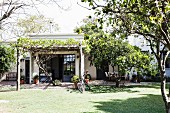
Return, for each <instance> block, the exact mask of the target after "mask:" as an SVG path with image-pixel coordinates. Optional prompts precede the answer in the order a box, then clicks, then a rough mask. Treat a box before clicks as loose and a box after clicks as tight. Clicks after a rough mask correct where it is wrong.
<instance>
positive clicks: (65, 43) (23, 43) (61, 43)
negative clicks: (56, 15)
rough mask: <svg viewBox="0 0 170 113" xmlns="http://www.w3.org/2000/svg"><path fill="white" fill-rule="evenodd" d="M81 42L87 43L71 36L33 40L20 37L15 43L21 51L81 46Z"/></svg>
mask: <svg viewBox="0 0 170 113" xmlns="http://www.w3.org/2000/svg"><path fill="white" fill-rule="evenodd" d="M80 44H82V45H83V46H84V45H86V42H85V41H82V42H81V41H80V40H75V39H73V38H69V39H67V40H55V39H38V40H32V39H31V38H19V39H18V40H17V43H15V44H13V46H15V47H16V48H18V49H19V50H20V51H21V52H28V51H32V52H34V51H36V50H37V49H47V50H49V49H54V48H58V47H68V48H70V47H79V46H80Z"/></svg>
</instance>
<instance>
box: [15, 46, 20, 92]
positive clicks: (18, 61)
mask: <svg viewBox="0 0 170 113" xmlns="http://www.w3.org/2000/svg"><path fill="white" fill-rule="evenodd" d="M20 76H21V75H20V51H19V49H18V48H17V88H16V90H17V91H20Z"/></svg>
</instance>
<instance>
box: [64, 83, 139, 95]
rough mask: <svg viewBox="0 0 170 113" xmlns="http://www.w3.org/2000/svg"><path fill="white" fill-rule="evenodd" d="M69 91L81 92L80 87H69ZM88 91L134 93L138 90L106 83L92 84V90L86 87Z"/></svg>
mask: <svg viewBox="0 0 170 113" xmlns="http://www.w3.org/2000/svg"><path fill="white" fill-rule="evenodd" d="M67 91H70V93H72V92H75V93H81V92H80V91H79V90H78V89H77V90H76V89H71V88H70V89H67ZM86 91H87V92H90V93H95V94H96V93H116V92H129V93H134V92H138V91H132V90H130V88H127V87H120V88H116V87H115V86H106V85H91V86H90V90H89V89H86Z"/></svg>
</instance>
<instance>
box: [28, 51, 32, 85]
mask: <svg viewBox="0 0 170 113" xmlns="http://www.w3.org/2000/svg"><path fill="white" fill-rule="evenodd" d="M32 69H33V58H32V53H31V52H30V73H29V76H30V77H29V83H30V84H31V80H32V74H33V71H32Z"/></svg>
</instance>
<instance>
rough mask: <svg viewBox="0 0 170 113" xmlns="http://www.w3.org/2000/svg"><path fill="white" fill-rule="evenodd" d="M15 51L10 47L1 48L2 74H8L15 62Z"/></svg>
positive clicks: (0, 68) (0, 66) (0, 71)
mask: <svg viewBox="0 0 170 113" xmlns="http://www.w3.org/2000/svg"><path fill="white" fill-rule="evenodd" d="M14 53H15V50H14V49H13V48H11V47H10V46H3V45H1V46H0V73H4V72H7V71H9V70H10V69H11V66H12V64H13V63H14V62H15V60H16V59H15V56H14Z"/></svg>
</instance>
